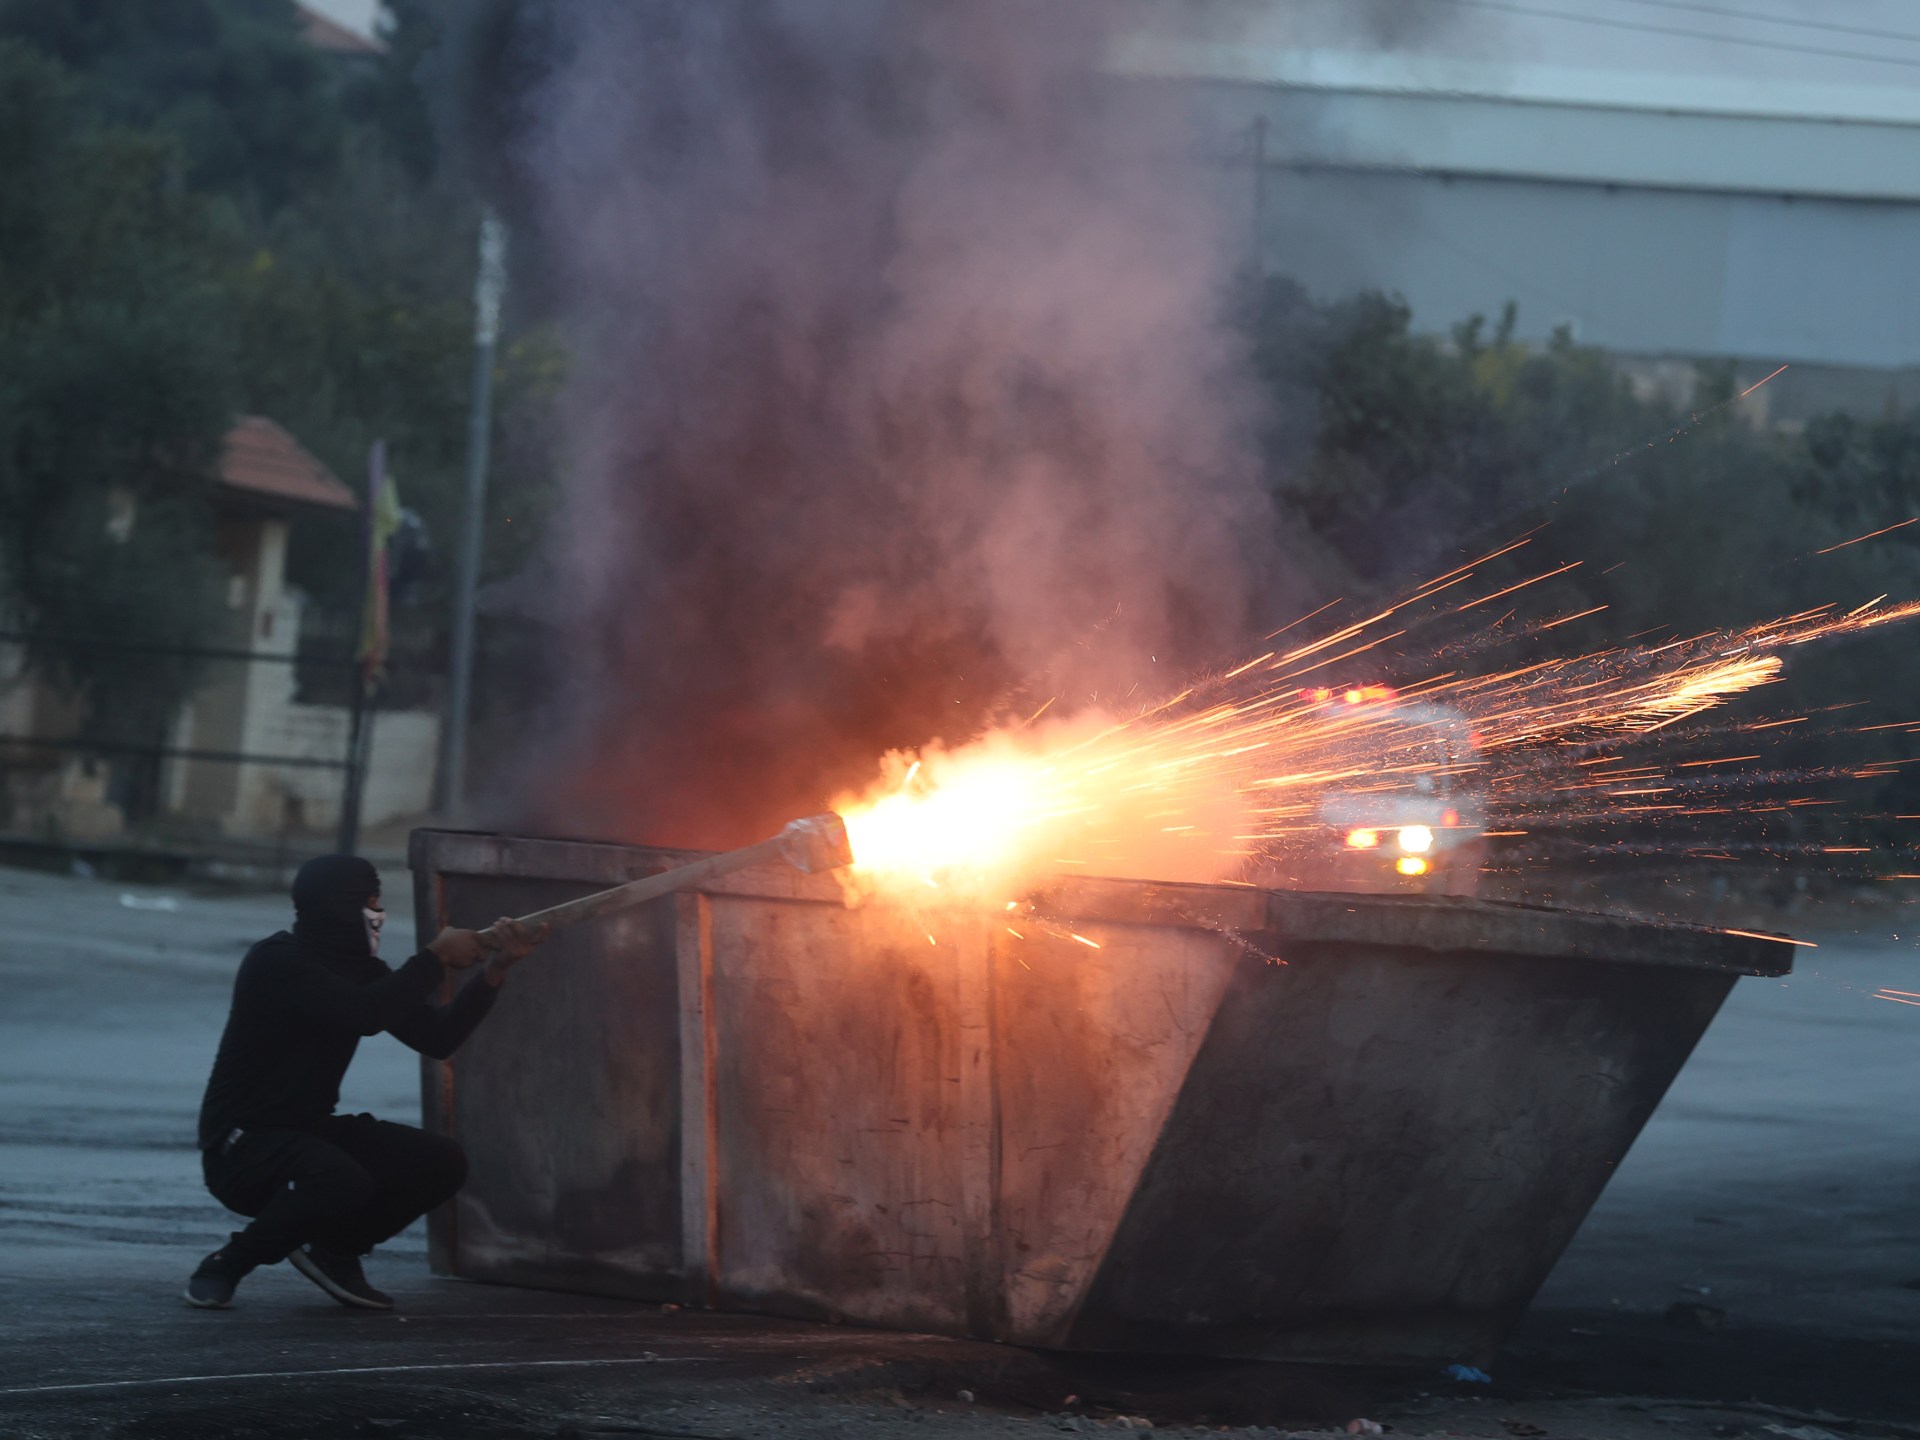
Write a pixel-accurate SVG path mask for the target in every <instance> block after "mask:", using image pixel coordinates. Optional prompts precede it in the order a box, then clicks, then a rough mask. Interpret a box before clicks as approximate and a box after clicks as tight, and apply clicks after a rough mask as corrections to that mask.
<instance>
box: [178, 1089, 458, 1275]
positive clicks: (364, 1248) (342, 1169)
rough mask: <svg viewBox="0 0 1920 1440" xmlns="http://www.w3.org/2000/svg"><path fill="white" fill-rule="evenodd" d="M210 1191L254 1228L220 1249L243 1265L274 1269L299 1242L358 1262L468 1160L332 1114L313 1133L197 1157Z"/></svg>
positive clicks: (416, 1136) (367, 1118)
mask: <svg viewBox="0 0 1920 1440" xmlns="http://www.w3.org/2000/svg"><path fill="white" fill-rule="evenodd" d="M201 1165H202V1169H203V1170H204V1171H205V1173H206V1177H207V1189H209V1190H211V1191H212V1192H213V1198H214V1199H216V1200H218V1201H219V1202H220V1203H221V1204H222V1205H224V1206H226V1207H227V1208H228V1209H229V1210H234V1211H237V1212H238V1213H240V1214H242V1215H247V1216H251V1217H252V1218H253V1223H252V1224H251V1225H249V1226H247V1228H246V1229H244V1230H241V1231H239V1232H238V1233H236V1234H235V1235H234V1237H233V1239H232V1240H231V1241H230V1242H229V1243H228V1245H227V1246H226V1251H227V1254H228V1255H229V1256H231V1257H232V1258H233V1259H235V1260H237V1261H239V1262H240V1263H241V1264H243V1265H247V1266H255V1265H271V1264H274V1263H275V1262H276V1261H280V1260H284V1259H286V1258H287V1256H288V1254H289V1253H291V1252H292V1251H294V1250H295V1249H297V1248H299V1247H300V1246H302V1245H305V1244H308V1243H313V1244H316V1245H319V1246H320V1247H321V1248H323V1249H327V1250H341V1251H345V1252H347V1253H348V1254H352V1255H364V1254H366V1253H367V1252H368V1251H369V1250H371V1249H373V1247H374V1246H376V1245H378V1244H379V1243H380V1242H381V1241H382V1240H388V1239H391V1238H392V1237H393V1236H395V1235H398V1234H399V1233H400V1232H401V1231H402V1230H404V1229H406V1228H407V1226H409V1225H411V1224H412V1223H413V1222H414V1221H415V1220H417V1219H419V1218H420V1216H422V1215H424V1214H426V1213H427V1211H429V1210H431V1209H432V1208H433V1207H434V1206H436V1205H438V1204H439V1203H440V1202H441V1201H443V1200H446V1199H449V1198H451V1197H452V1195H453V1193H454V1192H455V1191H456V1190H458V1189H459V1188H460V1186H461V1185H462V1184H463V1183H464V1182H465V1181H466V1178H467V1157H466V1155H465V1154H464V1153H463V1152H462V1151H461V1149H460V1147H459V1146H458V1145H456V1144H455V1143H454V1142H453V1141H451V1140H449V1139H447V1138H446V1137H445V1136H442V1135H429V1134H427V1133H426V1132H425V1131H424V1130H416V1129H414V1128H413V1127H412V1126H411V1125H394V1124H391V1123H389V1122H388V1121H385V1120H376V1119H374V1118H373V1116H371V1115H334V1116H330V1117H329V1118H328V1119H327V1120H326V1122H325V1123H324V1124H323V1125H321V1126H320V1128H319V1129H318V1130H315V1131H306V1130H248V1131H246V1132H244V1133H243V1134H242V1135H241V1136H240V1138H239V1139H238V1140H236V1141H234V1142H233V1143H232V1144H231V1145H230V1146H224V1147H222V1146H216V1147H215V1148H214V1149H212V1150H207V1151H203V1152H202V1154H201Z"/></svg>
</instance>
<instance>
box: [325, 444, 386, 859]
mask: <svg viewBox="0 0 1920 1440" xmlns="http://www.w3.org/2000/svg"><path fill="white" fill-rule="evenodd" d="M386 483H387V442H386V441H384V440H376V441H374V442H373V448H372V449H371V450H369V451H368V452H367V504H366V509H365V510H364V511H363V512H362V514H361V517H360V521H361V523H360V629H359V634H358V636H357V638H356V639H355V640H354V656H353V670H352V674H353V704H352V708H351V710H350V711H349V712H348V713H349V720H348V724H347V770H346V776H345V778H344V779H343V780H342V781H341V785H340V826H339V831H338V833H337V834H336V835H335V836H334V842H333V848H334V849H335V850H336V851H338V852H339V853H340V854H342V855H351V854H353V852H354V850H355V849H356V848H358V846H359V844H360V797H361V796H362V795H363V794H365V793H366V770H367V749H368V746H367V732H368V730H369V729H371V727H372V725H373V716H372V715H371V714H370V713H369V709H368V707H369V706H370V705H371V704H372V702H373V695H372V690H373V675H372V673H371V669H370V666H371V660H370V658H369V656H368V654H367V627H368V625H369V623H371V621H372V618H373V616H372V593H371V592H372V589H373V565H374V553H373V548H374V546H373V541H374V533H375V527H376V526H377V525H378V524H379V523H380V519H379V510H380V490H381V487H382V486H384V485H385V484H386Z"/></svg>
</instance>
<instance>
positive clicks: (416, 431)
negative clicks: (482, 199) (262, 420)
mask: <svg viewBox="0 0 1920 1440" xmlns="http://www.w3.org/2000/svg"><path fill="white" fill-rule="evenodd" d="M445 10H446V0H395V3H391V4H389V5H388V7H387V13H386V20H385V23H384V25H383V30H382V36H383V40H384V42H385V47H386V48H385V50H384V52H383V53H382V54H380V55H378V56H356V57H351V58H347V59H342V58H340V57H334V56H329V55H326V54H324V53H322V52H318V51H315V50H313V49H312V48H311V47H309V46H308V45H307V44H306V43H305V42H304V41H303V40H302V39H301V36H300V29H299V22H298V19H297V16H296V13H295V10H294V7H293V5H292V4H291V3H287V0H58V3H49V0H0V50H3V51H4V56H5V61H4V66H3V67H0V74H4V76H5V81H4V83H0V167H3V169H0V173H5V174H7V175H8V176H9V178H10V183H9V184H8V185H6V186H5V187H0V340H5V341H6V342H7V345H6V349H7V353H6V355H4V356H0V442H4V443H5V444H6V446H7V449H8V455H7V457H6V458H5V459H0V505H4V506H7V507H9V508H8V509H7V510H6V511H5V512H4V513H0V524H5V525H6V528H7V533H8V537H9V539H10V540H11V539H13V538H15V537H20V536H24V535H27V534H29V533H31V534H33V535H34V536H36V537H37V538H36V540H35V541H34V543H32V544H31V545H29V544H27V543H26V542H25V541H21V542H20V543H18V544H15V545H13V546H11V548H10V552H9V553H8V554H7V555H6V556H5V557H4V558H0V600H4V601H6V602H7V603H9V604H11V606H12V607H13V609H14V610H15V611H16V612H17V613H18V614H20V615H30V616H31V617H33V620H34V623H35V624H36V625H38V626H41V627H43V628H46V629H49V630H58V631H61V632H64V633H76V632H79V631H84V630H86V629H87V628H88V627H89V626H91V625H95V624H110V623H111V621H110V617H109V615H107V614H106V613H103V612H99V611H97V610H89V611H86V612H85V613H83V612H82V611H81V610H80V609H77V608H70V609H65V610H62V609H60V608H59V607H58V606H57V605H56V604H55V602H54V598H53V597H54V596H55V594H56V592H62V591H63V587H65V586H68V585H69V584H70V583H72V582H73V581H74V579H75V577H78V576H83V575H89V574H93V575H97V576H99V577H101V579H100V580H99V581H98V583H93V582H89V585H90V586H91V589H92V590H93V591H94V592H97V593H94V594H93V595H92V596H91V598H92V599H93V600H100V599H101V598H102V596H104V595H106V594H108V593H109V592H110V591H111V588H112V587H111V586H109V585H108V584H107V579H106V577H108V576H110V575H113V574H118V573H119V572H118V571H117V570H116V569H115V568H114V566H113V565H112V564H111V563H109V562H111V561H112V560H113V559H114V558H115V557H116V556H117V555H118V554H119V553H120V552H119V551H113V552H111V553H108V552H101V551H100V550H99V547H98V546H97V545H96V544H94V539H95V530H94V529H90V528H89V524H90V523H91V522H79V521H76V522H75V523H74V524H73V525H70V526H65V527H63V528H58V532H57V533H58V534H59V535H60V536H61V537H62V538H61V539H60V541H59V546H58V547H57V548H59V549H60V550H61V551H62V554H61V556H60V557H59V558H58V559H57V560H56V558H55V557H54V556H53V554H52V550H51V549H50V548H49V547H48V546H47V545H46V543H45V537H48V536H52V535H53V534H55V533H56V530H55V529H52V528H49V525H50V524H51V522H50V520H49V519H48V516H49V515H51V514H52V511H53V509H57V508H58V506H59V505H61V504H70V506H71V508H72V509H73V512H74V513H75V514H76V515H77V514H79V513H81V512H82V511H88V510H89V509H90V508H91V509H92V510H98V509H99V507H100V505H102V504H104V503H105V501H104V499H103V494H104V491H105V490H107V489H110V488H112V487H114V486H121V487H124V486H127V485H129V484H131V483H133V477H134V475H135V473H137V474H138V475H141V476H146V477H149V478H148V479H142V480H140V482H139V489H140V491H141V495H142V508H141V511H140V516H141V518H140V522H139V524H138V525H137V526H136V528H135V532H134V536H133V538H132V540H131V541H130V542H129V543H130V544H131V545H132V547H133V549H134V550H138V551H142V552H145V551H147V550H152V551H153V553H154V555H155V556H156V557H158V556H159V554H160V550H161V548H163V547H164V545H165V544H166V543H176V544H177V545H178V546H179V547H181V548H180V553H178V554H174V555H171V556H169V557H168V559H167V563H166V564H165V565H164V566H161V567H159V568H161V570H162V571H163V573H165V572H170V573H174V574H176V575H180V576H182V577H183V580H182V583H181V585H180V586H179V587H178V594H177V596H176V598H175V601H174V602H173V604H174V609H171V610H170V609H168V607H167V605H164V604H163V605H160V606H158V607H154V606H152V605H151V604H149V603H148V599H146V598H142V597H139V596H137V595H136V594H135V593H134V591H132V590H128V591H127V597H126V599H125V601H124V607H125V608H129V609H131V610H135V611H138V612H140V615H141V617H142V619H143V621H144V622H145V623H148V624H149V625H150V626H151V627H157V628H156V629H154V631H153V633H155V634H156V635H157V634H159V633H160V632H161V631H164V632H165V633H167V634H169V635H176V636H177V635H192V634H194V633H195V632H196V630H197V633H198V639H199V643H202V644H205V643H209V641H212V642H213V643H224V642H223V641H222V639H221V636H222V633H223V632H222V630H221V628H220V627H221V626H222V624H224V620H223V619H222V618H221V617H220V616H218V615H214V614H211V613H209V612H206V611H204V610H202V611H195V609H194V607H195V606H197V605H204V604H205V601H206V595H205V592H206V589H207V587H206V586H205V585H204V584H202V583H201V581H204V580H205V578H206V576H205V575H201V576H200V577H199V579H198V580H196V581H195V582H194V583H191V584H189V583H186V580H185V578H184V577H185V576H186V575H187V574H188V572H189V571H199V570H204V571H206V572H208V573H212V571H214V570H216V569H218V567H217V566H215V565H213V564H212V562H211V561H208V562H207V563H206V564H205V565H200V564H198V560H199V559H204V558H205V557H206V556H208V555H210V554H211V546H210V543H209V542H208V540H207V538H206V523H207V522H206V517H205V515H204V512H203V510H202V509H200V508H196V507H201V506H203V503H204V501H205V499H206V498H207V486H206V481H207V479H208V475H209V470H210V466H211V463H212V457H213V455H214V454H215V453H216V447H217V443H218V437H219V436H220V434H221V433H223V431H224V428H225V426H226V425H227V424H228V423H230V421H231V419H232V417H233V416H235V415H236V414H248V413H251V414H262V415H267V416H270V417H271V418H273V419H275V420H277V421H278V422H280V423H281V424H282V425H284V426H286V427H287V428H288V429H289V430H290V431H292V432H293V434H294V435H295V436H296V437H297V438H298V439H299V440H300V441H301V443H302V444H304V445H305V446H307V448H308V449H310V450H312V451H313V452H314V453H315V454H316V455H317V456H319V457H320V458H321V459H322V460H323V461H325V462H326V463H327V464H328V465H329V466H330V467H331V468H332V469H333V470H334V472H335V473H336V474H338V475H340V476H341V477H342V478H343V479H345V480H346V481H347V482H348V483H349V484H350V485H353V486H354V487H355V488H356V489H358V488H360V487H361V486H362V485H363V483H364V476H365V472H366V460H367V454H368V451H369V448H370V447H371V445H372V443H373V442H374V441H375V440H376V439H383V440H385V441H386V443H387V450H388V455H389V463H390V468H391V471H392V473H393V474H394V475H395V476H396V477H397V479H398V482H399V485H400V489H401V495H402V497H403V500H404V501H405V503H406V504H408V505H409V506H410V507H412V508H414V509H416V510H418V511H419V512H420V513H421V514H422V516H423V518H424V519H425V521H426V524H427V527H428V531H429V533H430V534H431V535H432V536H434V537H436V539H437V540H438V541H439V546H440V552H441V553H442V554H446V553H448V552H450V550H451V545H452V539H453V536H454V534H455V531H456V525H457V521H458V517H459V515H460V513H461V508H462V505H463V503H464V469H465V459H466V451H467V443H468V438H467V419H468V399H469V386H470V383H471V375H472V365H473V359H472V354H473V352H472V311H471V295H472V282H473V269H474V249H475V237H476V228H477V223H478V204H477V201H476V199H475V197H474V196H473V194H472V193H471V192H470V190H469V189H468V188H466V186H465V185H464V183H463V182H462V181H461V180H460V179H458V178H457V177H455V176H453V175H452V174H450V173H449V172H448V169H447V167H446V166H445V165H443V163H442V157H441V153H440V146H439V144H438V141H437V138H436V134H435V129H434V122H433V113H432V112H433V110H434V105H435V102H434V100H433V97H432V94H431V93H430V88H429V87H428V86H427V85H424V84H423V83H422V76H423V74H424V73H425V72H426V70H428V69H429V68H430V67H431V66H432V65H433V64H435V63H437V61H436V47H437V46H438V45H439V42H440V36H441V30H442V18H443V15H444V13H445ZM15 179H17V180H18V183H11V182H13V181H14V180H15ZM559 370H560V362H559V358H558V348H557V346H556V345H555V344H554V342H553V341H552V340H551V339H550V338H548V337H545V336H543V335H542V334H540V333H538V332H529V331H526V330H524V329H522V330H518V331H516V330H513V329H511V328H510V329H509V331H508V333H507V335H506V337H505V340H504V343H503V345H502V348H501V351H500V353H499V356H498V364H497V367H496V372H495V387H496V389H495V415H496V426H495V435H494V464H493V471H492V476H491V486H490V509H491V510H492V511H493V512H494V513H493V514H492V515H491V516H490V520H492V521H494V522H496V523H492V524H490V526H489V551H488V555H487V557H486V567H487V573H488V574H489V575H498V574H500V573H503V572H505V571H506V570H507V569H509V568H510V567H512V566H514V565H516V564H518V563H521V561H522V560H523V559H524V557H525V555H526V553H527V551H528V549H529V548H530V546H531V544H532V543H533V538H534V537H535V536H536V535H537V534H538V531H539V527H540V524H541V521H542V518H543V516H544V514H545V512H546V510H547V508H548V507H549V505H550V504H551V482H550V480H549V478H548V477H549V471H550V468H551V462H550V458H549V457H550V455H551V453H552V449H553V444H552V438H553V425H552V420H551V418H550V415H551V411H552V408H553V405H552V402H553V398H554V392H555V388H556V379H555V377H556V376H557V375H558V373H559ZM103 422H104V423H103ZM163 473H164V474H165V475H166V476H167V477H168V478H169V479H170V482H171V485H172V488H171V489H169V490H168V491H167V492H166V493H167V495H168V497H169V503H174V502H177V503H178V505H179V506H180V507H181V508H180V509H179V512H178V513H177V514H174V515H171V516H170V517H169V518H167V519H166V520H165V521H164V523H163V520H162V518H161V512H160V510H159V509H158V508H156V507H157V506H158V504H159V498H158V497H159V492H158V491H157V490H156V488H155V484H154V483H151V482H153V481H157V479H158V478H159V477H161V476H162V474H163ZM62 485H64V486H66V487H67V489H68V491H69V492H70V493H69V494H67V495H66V496H65V498H64V499H63V498H61V495H60V493H59V492H60V490H61V486H62ZM36 507H37V508H36ZM49 507H52V509H50V508H49ZM16 516H17V517H19V520H20V523H19V524H14V523H11V522H12V519H13V517H16ZM509 517H511V521H510V523H509ZM95 528H96V529H97V527H95ZM358 543H359V542H358V534H357V526H356V525H355V524H354V523H353V522H352V521H351V520H350V519H349V518H347V517H343V516H339V515H318V514H312V515H302V516H300V517H299V518H298V522H297V523H296V524H295V526H294V527H293V533H292V545H291V550H290V554H289V576H290V579H291V580H292V581H293V583H295V584H297V585H298V586H300V587H301V588H302V589H303V590H305V591H306V592H307V593H308V595H309V597H310V600H311V602H312V603H310V605H309V607H308V610H307V615H308V623H309V626H310V627H311V630H312V633H313V635H314V637H315V639H316V643H317V644H319V645H320V646H322V647H323V648H326V649H330V650H333V651H335V652H336V653H337V651H338V650H339V649H340V648H341V647H342V646H343V645H346V644H349V643H351V641H352V637H353V636H354V635H355V634H356V633H357V626H358V622H357V612H358V607H359V605H360V602H361V598H362V581H361V566H360V556H359V553H358ZM128 553H132V551H129V552H128ZM196 557H197V558H196ZM190 562H191V563H190ZM450 579H451V577H450V575H448V574H447V573H446V570H445V567H444V566H442V567H440V568H439V570H438V571H437V572H436V573H432V574H430V575H429V578H428V580H427V583H426V584H424V585H423V586H421V587H420V588H419V589H418V591H417V592H416V594H415V596H414V597H413V604H412V605H411V606H410V607H408V608H404V609H402V611H401V612H400V613H398V614H397V615H396V617H395V624H396V637H395V643H396V662H395V669H396V671H398V672H405V671H407V670H409V669H411V670H413V671H416V672H417V671H419V670H421V669H422V668H424V669H430V670H433V669H437V668H438V665H439V663H440V657H441V656H442V655H443V654H444V650H445V630H446V620H447V616H446V607H445V601H446V591H447V589H448V586H449V584H450ZM190 596H193V597H198V598H197V599H193V600H191V601H190V600H189V597H190ZM194 615H197V617H198V618H190V617H192V616H194ZM130 633H140V634H146V633H148V632H147V631H145V630H142V631H138V632H130ZM125 653H126V652H119V653H118V655H117V658H116V655H113V654H100V655H98V656H96V657H95V659H94V660H93V661H86V662H82V661H80V660H77V659H74V658H72V657H68V658H66V659H63V660H61V661H60V662H59V663H60V666H61V668H62V673H63V676H64V678H67V679H70V680H71V681H72V682H73V683H74V684H75V685H76V686H78V687H79V688H80V689H82V690H83V691H86V692H88V693H90V694H98V693H101V692H103V690H104V689H106V688H110V686H111V683H112V677H113V676H114V675H115V674H129V673H131V671H130V670H129V668H128V667H129V666H130V664H131V662H130V661H128V660H127V659H126V658H125ZM45 658H46V660H47V662H48V663H49V664H52V663H53V660H54V657H52V656H51V655H49V656H48V657H45ZM82 663H85V664H90V665H95V667H96V669H97V672H98V673H97V674H92V675H86V676H83V675H80V674H78V673H71V672H74V669H75V666H77V665H81V664H82ZM143 683H144V682H143ZM188 683H190V673H189V671H188V670H187V668H186V667H184V666H181V667H178V668H177V675H176V679H175V681H174V682H173V683H172V684H171V686H170V688H171V689H172V690H174V691H178V690H179V689H180V688H181V687H182V686H184V685H186V684H188ZM411 698H412V699H413V700H414V701H415V702H416V703H421V702H424V701H427V700H430V699H431V692H430V690H427V691H423V690H421V688H420V687H419V686H418V685H417V684H416V685H414V686H413V687H412V689H411Z"/></svg>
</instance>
